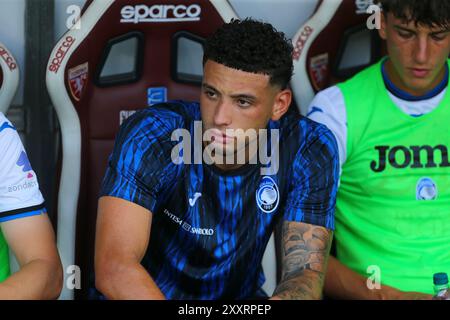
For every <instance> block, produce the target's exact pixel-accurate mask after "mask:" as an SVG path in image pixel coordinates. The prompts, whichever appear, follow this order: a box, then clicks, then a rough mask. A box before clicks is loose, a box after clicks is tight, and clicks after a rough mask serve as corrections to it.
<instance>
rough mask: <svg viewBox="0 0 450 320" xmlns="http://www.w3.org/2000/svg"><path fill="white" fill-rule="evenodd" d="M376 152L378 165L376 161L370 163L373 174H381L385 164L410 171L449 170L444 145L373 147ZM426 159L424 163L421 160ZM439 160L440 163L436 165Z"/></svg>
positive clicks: (449, 164)
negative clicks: (426, 169)
mask: <svg viewBox="0 0 450 320" xmlns="http://www.w3.org/2000/svg"><path fill="white" fill-rule="evenodd" d="M375 150H377V151H378V163H377V161H376V160H374V161H372V162H371V163H370V169H372V171H374V172H382V171H384V170H385V169H386V165H387V163H389V164H390V165H391V166H392V167H393V168H396V169H405V168H407V167H410V168H411V169H420V168H437V167H438V166H439V167H440V168H450V163H449V161H448V160H449V159H448V149H447V147H446V146H444V145H438V146H436V147H434V148H433V147H431V146H411V147H409V148H407V147H405V146H395V147H393V148H391V147H390V146H378V147H375ZM421 155H422V159H423V158H424V159H426V161H422V160H421ZM439 159H440V163H439V164H438V163H436V161H437V160H439Z"/></svg>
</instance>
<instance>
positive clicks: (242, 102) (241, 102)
mask: <svg viewBox="0 0 450 320" xmlns="http://www.w3.org/2000/svg"><path fill="white" fill-rule="evenodd" d="M237 104H238V106H239V107H240V108H244V109H245V108H248V107H250V106H251V105H252V103H251V102H250V101H248V100H246V99H238V100H237Z"/></svg>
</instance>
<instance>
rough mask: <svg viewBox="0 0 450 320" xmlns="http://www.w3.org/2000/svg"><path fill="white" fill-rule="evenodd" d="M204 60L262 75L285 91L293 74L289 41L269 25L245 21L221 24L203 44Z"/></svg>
mask: <svg viewBox="0 0 450 320" xmlns="http://www.w3.org/2000/svg"><path fill="white" fill-rule="evenodd" d="M204 49H205V51H204V55H203V65H204V64H205V63H206V61H207V60H212V61H214V62H217V63H220V64H223V65H225V66H227V67H229V68H233V69H238V70H242V71H245V72H251V73H259V74H266V75H269V77H270V84H272V85H276V86H280V87H281V89H285V88H286V87H287V85H288V83H289V81H290V80H291V77H292V72H293V63H292V52H293V46H292V43H291V41H289V40H288V39H286V37H285V35H284V33H282V32H279V31H277V30H275V28H274V27H273V26H272V25H271V24H269V23H264V22H260V21H257V20H253V19H251V18H247V19H245V20H238V19H232V20H231V21H230V22H229V23H225V24H224V25H223V26H222V27H220V28H219V29H218V30H217V31H216V32H215V33H214V34H213V35H211V36H210V37H209V38H208V39H207V40H206V43H205V46H204Z"/></svg>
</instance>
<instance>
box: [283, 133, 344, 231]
mask: <svg viewBox="0 0 450 320" xmlns="http://www.w3.org/2000/svg"><path fill="white" fill-rule="evenodd" d="M307 139H308V140H307V143H306V145H305V147H303V148H301V149H300V150H299V151H298V153H297V155H296V158H295V161H294V163H293V169H292V170H293V178H292V183H291V187H290V192H289V194H288V198H287V202H286V210H285V213H284V220H286V221H298V222H304V223H309V224H313V225H318V226H322V227H325V228H327V229H330V230H334V212H335V206H336V194H337V187H338V181H339V158H338V150H337V145H336V141H335V138H334V136H333V134H332V133H331V131H329V130H328V129H327V128H326V127H324V126H322V125H319V126H317V129H315V130H314V132H313V133H311V134H310V136H309V137H308V138H307Z"/></svg>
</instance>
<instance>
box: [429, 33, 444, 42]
mask: <svg viewBox="0 0 450 320" xmlns="http://www.w3.org/2000/svg"><path fill="white" fill-rule="evenodd" d="M447 36H448V32H447V33H442V32H441V33H432V34H431V36H430V37H431V39H433V40H435V41H442V40H444V39H445V38H446V37H447Z"/></svg>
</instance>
